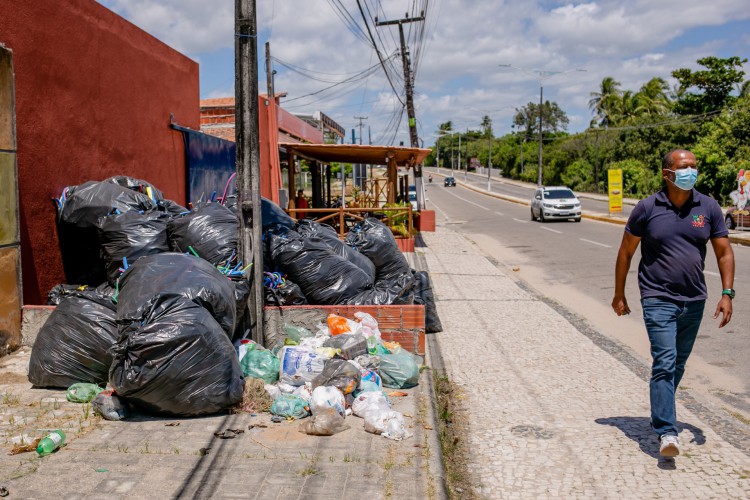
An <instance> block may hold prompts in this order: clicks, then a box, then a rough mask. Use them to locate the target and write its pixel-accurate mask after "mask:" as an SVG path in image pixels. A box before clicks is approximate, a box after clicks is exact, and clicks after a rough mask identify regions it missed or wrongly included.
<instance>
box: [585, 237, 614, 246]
mask: <svg viewBox="0 0 750 500" xmlns="http://www.w3.org/2000/svg"><path fill="white" fill-rule="evenodd" d="M578 239H579V240H581V241H585V242H586V243H591V244H592V245H599V246H600V247H604V248H612V247H611V246H609V245H605V244H604V243H599V242H598V241H591V240H587V239H584V238H578Z"/></svg>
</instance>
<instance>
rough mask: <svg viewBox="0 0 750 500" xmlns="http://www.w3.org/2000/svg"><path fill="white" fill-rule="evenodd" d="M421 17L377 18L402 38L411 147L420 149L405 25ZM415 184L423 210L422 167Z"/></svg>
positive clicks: (420, 166)
mask: <svg viewBox="0 0 750 500" xmlns="http://www.w3.org/2000/svg"><path fill="white" fill-rule="evenodd" d="M421 14H422V15H420V16H419V17H408V13H407V14H406V17H404V18H403V19H396V20H394V21H381V22H378V18H377V17H376V18H375V26H377V27H380V26H389V25H393V24H398V34H399V37H400V38H401V62H402V64H403V66H404V83H405V85H406V115H407V116H408V117H409V139H410V141H411V147H413V148H418V147H419V137H418V136H417V118H416V114H415V113H414V83H413V82H412V78H411V61H410V59H409V49H408V48H407V46H406V41H405V40H404V24H407V23H414V22H417V21H424V19H425V18H424V11H423V12H422V13H421ZM414 184H415V185H416V188H417V207H418V208H419V209H420V210H422V209H423V208H424V196H423V193H424V185H423V183H422V165H421V164H419V165H414Z"/></svg>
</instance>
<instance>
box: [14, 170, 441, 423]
mask: <svg viewBox="0 0 750 500" xmlns="http://www.w3.org/2000/svg"><path fill="white" fill-rule="evenodd" d="M226 201H227V198H226V197H224V198H223V199H222V203H213V202H210V203H198V204H196V205H195V206H193V207H192V208H191V209H190V210H188V209H186V208H184V207H181V206H179V205H178V204H176V203H174V202H172V201H169V200H166V199H165V198H164V196H163V194H162V192H161V191H159V190H158V189H157V188H156V187H154V186H153V185H151V184H150V183H148V182H146V181H142V180H139V179H133V178H130V177H125V176H115V177H112V178H109V179H106V180H104V181H101V182H96V181H90V182H86V183H84V184H81V185H79V186H70V187H67V188H65V189H64V190H63V193H62V195H61V196H60V198H59V199H57V200H56V202H57V229H58V235H59V239H60V248H61V253H62V256H63V263H64V269H65V274H66V278H67V281H68V283H70V284H64V285H58V286H56V287H54V288H53V289H52V290H51V291H50V293H49V297H48V302H49V303H50V304H54V305H56V306H57V307H56V309H55V310H54V311H53V312H52V314H51V315H50V317H49V319H48V321H47V322H46V323H45V324H44V326H43V327H42V328H41V330H40V331H39V333H38V336H37V339H36V342H35V344H34V348H33V350H32V354H31V360H30V363H29V375H28V376H29V381H30V382H31V383H32V384H33V385H35V386H37V387H55V388H69V387H72V386H75V385H76V384H90V385H93V387H100V388H103V387H104V386H106V385H109V386H110V387H111V390H110V391H107V392H104V393H100V391H91V396H92V398H94V396H96V398H98V402H97V408H100V410H99V411H100V413H101V414H102V415H103V416H105V418H108V417H107V416H108V415H109V416H110V417H111V418H124V415H127V414H128V411H127V410H128V407H129V405H133V406H135V407H137V408H140V409H142V410H145V411H147V412H150V413H154V414H160V415H169V416H198V415H207V414H212V413H216V412H219V411H222V410H226V409H227V408H230V407H233V406H235V405H237V404H239V403H241V401H242V399H243V392H244V388H245V384H244V380H245V377H249V378H258V379H261V380H263V381H264V382H265V383H267V384H269V387H270V385H271V384H276V385H275V387H276V388H277V390H278V391H279V393H280V394H283V395H284V398H281V399H279V400H278V402H277V401H274V403H275V405H274V407H275V408H276V410H275V411H276V412H277V413H278V414H290V415H296V416H302V410H300V408H303V409H305V408H307V409H309V408H310V405H309V403H310V402H311V401H312V399H311V398H312V396H313V394H316V395H317V396H316V398H317V399H316V401H317V402H318V403H320V404H322V403H321V401H325V402H326V404H327V405H328V406H329V407H333V408H336V409H337V411H336V412H334V413H330V412H325V413H323V412H318V413H319V416H318V418H317V419H315V422H314V423H312V424H310V428H309V429H308V430H309V431H310V432H311V433H322V432H327V431H328V430H330V429H332V428H336V429H339V430H341V429H342V428H343V425H342V422H340V421H339V420H338V418H339V413H341V412H340V411H338V410H339V409H345V407H350V406H351V405H352V403H353V401H351V400H353V398H354V397H355V396H358V395H359V394H358V393H359V392H363V391H364V392H367V391H366V390H365V389H367V388H369V389H373V390H374V388H375V387H380V388H382V386H385V387H408V386H410V385H414V384H416V383H417V379H418V374H419V372H418V368H415V367H418V364H419V363H421V360H415V359H414V358H413V357H412V356H411V354H409V353H408V352H406V351H403V350H402V349H400V348H396V347H395V346H391V347H392V348H393V349H390V348H389V347H388V346H387V344H386V343H383V342H382V341H381V340H380V333H379V331H378V329H377V323H376V322H375V320H374V319H372V318H371V317H366V316H367V315H364V316H362V317H358V318H357V319H356V320H348V319H344V318H338V319H336V318H333V319H332V320H331V321H330V322H329V325H322V326H321V327H320V328H319V330H318V332H316V333H315V334H312V333H310V332H309V331H303V330H302V329H295V328H293V327H289V331H288V332H287V335H288V336H287V345H285V346H277V349H276V350H274V351H273V352H272V351H269V350H266V349H264V348H263V347H262V346H258V345H255V344H252V345H250V346H249V345H247V342H246V343H245V344H240V340H241V339H242V338H243V337H244V335H245V332H243V331H242V328H243V327H242V325H243V321H242V318H243V316H244V315H245V314H247V309H246V302H247V297H248V295H249V292H250V283H249V281H248V280H247V279H246V278H245V271H246V269H247V266H245V267H243V263H242V262H241V260H240V257H239V255H238V249H237V245H238V224H239V220H238V217H237V214H236V209H237V207H236V204H234V205H231V204H230V203H227V204H226V205H225V204H224V203H225V202H226ZM261 205H262V208H263V216H264V221H263V224H264V242H263V244H264V245H265V248H266V258H267V260H266V262H265V263H264V268H265V270H266V271H268V272H267V273H266V276H265V282H266V285H267V286H266V295H265V300H266V302H267V303H273V304H276V305H290V304H294V305H297V304H308V303H310V304H355V305H356V304H412V303H415V302H416V303H425V304H426V303H427V302H433V299H432V295H431V290H430V287H429V277H428V276H427V275H426V273H422V274H420V273H417V272H415V271H412V270H411V269H410V268H409V265H408V263H407V262H406V259H405V258H404V256H403V255H402V254H401V252H400V251H399V250H398V247H397V245H396V242H395V239H394V238H393V235H392V233H391V232H390V230H389V229H388V228H387V227H386V226H385V225H383V224H382V223H380V222H378V221H377V220H374V219H366V220H364V221H362V222H361V223H359V224H358V225H357V227H356V228H355V229H354V230H352V231H351V232H350V233H349V235H348V236H347V238H346V240H345V241H341V240H340V239H339V238H338V236H337V235H336V233H335V232H334V231H333V229H332V228H330V227H329V226H326V225H322V224H319V223H317V222H314V221H305V220H303V221H299V222H297V221H294V220H293V219H291V218H290V217H288V216H287V215H286V214H285V213H284V212H283V211H282V210H281V209H280V208H279V207H278V206H276V205H275V204H273V203H272V202H270V201H269V200H266V199H263V200H262V204H261ZM433 309H434V302H433ZM358 314H359V313H358ZM435 318H437V315H436V314H435ZM437 322H438V325H439V320H437ZM235 346H238V349H236V348H235ZM290 388H292V389H291V390H288V389H290ZM319 389H320V390H319ZM316 391H317V392H316ZM333 391H339V392H333ZM308 393H309V394H308ZM339 393H340V394H341V395H342V397H343V398H344V403H341V401H340V400H339V398H338V394H339ZM308 396H309V397H308ZM334 396H335V397H334ZM300 397H301V398H302V399H303V400H305V401H307V403H308V404H305V405H303V406H301V407H300V401H299V400H297V399H294V398H300ZM367 397H369V396H366V397H365V399H367ZM92 401H93V399H92ZM372 404H373V405H374V403H372ZM378 404H380V403H378ZM313 407H315V405H313ZM283 408H286V409H283ZM381 410H382V411H381V412H380V413H379V414H378V415H381V414H384V412H385V409H384V408H381ZM305 412H307V410H305ZM305 414H307V413H305ZM381 416H382V415H381ZM341 418H343V416H342V417H341ZM373 418H374V417H373ZM381 420H382V419H381ZM373 422H375V421H374V420H373ZM383 422H384V421H383ZM383 422H380V424H377V425H376V423H377V422H375V423H373V425H374V426H375V427H373V428H378V429H380V428H384V427H383V425H385V424H383ZM381 424H382V425H381Z"/></svg>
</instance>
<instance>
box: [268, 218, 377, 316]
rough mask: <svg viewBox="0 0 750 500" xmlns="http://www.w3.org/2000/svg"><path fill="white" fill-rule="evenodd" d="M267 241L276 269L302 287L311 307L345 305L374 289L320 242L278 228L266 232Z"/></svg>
mask: <svg viewBox="0 0 750 500" xmlns="http://www.w3.org/2000/svg"><path fill="white" fill-rule="evenodd" d="M265 239H266V244H267V245H268V249H269V255H270V257H271V261H272V263H273V265H274V266H276V268H278V269H279V270H280V271H281V272H282V273H284V274H286V275H287V276H288V278H289V279H291V280H292V281H293V282H294V283H297V284H298V285H299V286H300V288H301V289H302V293H303V294H304V295H305V297H306V298H307V300H308V302H309V303H311V304H322V305H326V304H327V305H332V304H343V303H345V302H346V301H347V300H349V299H351V298H352V297H355V296H357V295H358V294H360V293H361V292H363V291H364V290H369V289H371V288H372V285H373V284H372V280H371V279H370V277H369V276H367V273H365V272H364V271H363V270H362V269H360V268H359V267H357V266H356V265H355V264H353V263H351V262H349V261H348V260H346V259H344V258H343V257H341V256H340V255H338V254H336V253H335V252H334V251H333V250H331V248H330V247H329V246H328V245H327V244H326V243H325V242H324V241H323V240H321V239H320V238H317V237H311V238H303V237H302V236H300V235H299V234H298V233H297V232H295V231H293V230H291V229H285V228H284V227H282V226H276V228H275V229H274V230H269V231H266V233H265Z"/></svg>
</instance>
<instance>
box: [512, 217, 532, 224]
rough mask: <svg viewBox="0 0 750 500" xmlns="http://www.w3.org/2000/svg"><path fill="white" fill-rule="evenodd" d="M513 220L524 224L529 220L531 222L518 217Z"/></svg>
mask: <svg viewBox="0 0 750 500" xmlns="http://www.w3.org/2000/svg"><path fill="white" fill-rule="evenodd" d="M513 220H514V221H516V222H520V223H522V224H526V223H527V222H529V221H527V220H521V219H516V218H515V217H514V218H513Z"/></svg>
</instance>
